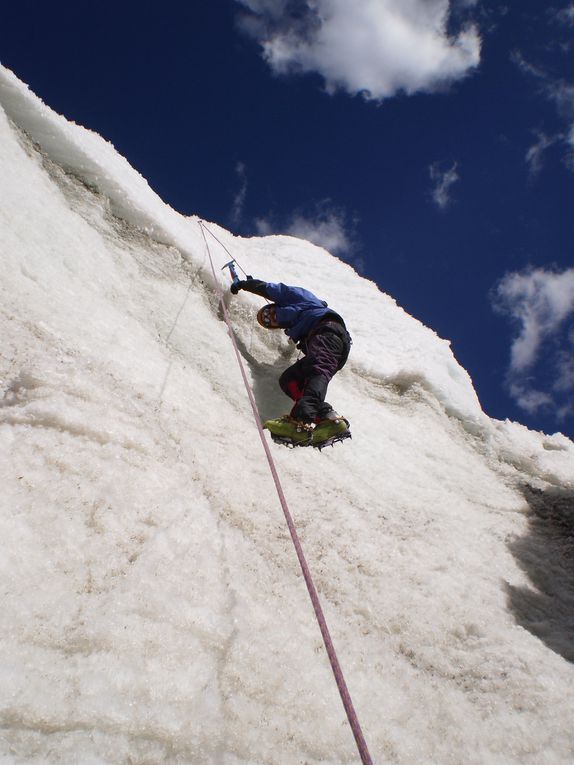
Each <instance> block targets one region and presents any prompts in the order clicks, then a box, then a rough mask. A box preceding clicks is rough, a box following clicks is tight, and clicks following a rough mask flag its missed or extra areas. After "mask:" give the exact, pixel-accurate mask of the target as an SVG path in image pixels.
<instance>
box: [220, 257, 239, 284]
mask: <svg viewBox="0 0 574 765" xmlns="http://www.w3.org/2000/svg"><path fill="white" fill-rule="evenodd" d="M225 268H228V269H229V274H230V276H231V281H232V282H233V284H237V282H238V281H239V277H238V276H237V271H236V270H235V260H230V261H229V263H226V264H225V265H224V266H222V268H221V270H222V271H223V270H224V269H225Z"/></svg>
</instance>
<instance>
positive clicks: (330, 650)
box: [199, 220, 373, 765]
mask: <svg viewBox="0 0 574 765" xmlns="http://www.w3.org/2000/svg"><path fill="white" fill-rule="evenodd" d="M199 227H200V229H201V233H202V235H203V241H204V242H205V248H206V250H207V254H208V256H209V262H210V264H211V270H212V272H213V280H214V282H215V289H216V292H217V295H218V297H219V301H220V303H221V308H222V311H223V316H224V318H225V322H226V324H227V328H228V330H229V337H230V338H231V342H232V344H233V348H234V350H235V355H236V357H237V362H238V364H239V368H240V370H241V376H242V378H243V384H244V385H245V390H246V391H247V396H248V398H249V403H250V404H251V409H252V411H253V417H254V418H255V424H256V426H257V430H258V432H259V438H260V439H261V443H262V444H263V449H264V451H265V455H266V457H267V462H268V463H269V469H270V471H271V475H272V476H273V481H274V483H275V488H276V489H277V495H278V497H279V502H280V503H281V507H282V508H283V513H284V515H285V520H286V521H287V526H288V528H289V533H290V534H291V539H292V541H293V545H294V547H295V552H296V553H297V558H298V559H299V565H300V566H301V571H302V572H303V577H304V579H305V584H306V585H307V590H308V592H309V597H310V598H311V603H312V604H313V610H314V611H315V616H316V617H317V621H318V623H319V629H320V630H321V635H322V636H323V642H324V643H325V648H326V650H327V656H328V657H329V662H330V664H331V669H332V670H333V675H334V676H335V682H336V683H337V688H338V689H339V694H340V696H341V701H342V702H343V706H344V708H345V712H346V714H347V719H348V721H349V725H350V726H351V730H352V731H353V736H354V737H355V743H356V744H357V749H358V750H359V755H360V757H361V762H362V763H363V765H372V763H373V761H372V759H371V756H370V754H369V750H368V747H367V742H366V741H365V737H364V736H363V732H362V730H361V726H360V724H359V720H358V718H357V714H356V712H355V708H354V706H353V702H352V700H351V695H350V693H349V690H348V688H347V684H346V682H345V678H344V676H343V671H342V669H341V665H340V664H339V659H338V658H337V654H336V652H335V647H334V645H333V641H332V640H331V635H330V633H329V628H328V627H327V621H326V619H325V616H324V614H323V609H322V607H321V603H320V601H319V595H318V593H317V590H316V588H315V584H314V582H313V578H312V576H311V571H310V570H309V566H308V565H307V561H306V559H305V555H304V553H303V548H302V546H301V542H300V541H299V536H298V534H297V530H296V528H295V524H294V523H293V518H292V516H291V512H290V511H289V506H288V505H287V500H286V499H285V494H284V492H283V487H282V486H281V482H280V480H279V475H278V473H277V469H276V467H275V462H274V460H273V456H272V454H271V450H270V449H269V444H268V443H267V439H266V438H265V434H264V433H263V428H262V426H261V417H260V415H259V410H258V409H257V404H256V402H255V397H254V395H253V391H252V390H251V385H250V384H249V380H248V379H247V374H246V372H245V365H244V364H243V359H242V358H241V354H240V353H239V348H238V346H237V340H236V339H235V333H234V331H233V327H232V325H231V319H230V318H229V312H228V311H227V306H226V305H225V300H224V298H223V291H222V289H221V286H220V284H219V281H218V279H217V275H216V273H215V266H214V265H213V259H212V257H211V251H210V249H209V244H208V243H207V238H206V236H205V232H206V231H207V233H208V234H211V236H212V237H213V238H214V239H216V240H217V241H218V242H219V240H218V239H217V237H216V236H215V235H214V234H212V233H211V231H210V230H209V229H208V228H207V226H206V225H205V223H204V222H203V221H202V220H200V221H199ZM219 243H220V244H221V246H222V247H223V248H224V249H225V250H226V252H228V253H229V250H227V248H226V247H225V245H223V244H222V243H221V242H219ZM229 255H231V253H229ZM241 270H242V271H243V269H241ZM244 273H245V272H244Z"/></svg>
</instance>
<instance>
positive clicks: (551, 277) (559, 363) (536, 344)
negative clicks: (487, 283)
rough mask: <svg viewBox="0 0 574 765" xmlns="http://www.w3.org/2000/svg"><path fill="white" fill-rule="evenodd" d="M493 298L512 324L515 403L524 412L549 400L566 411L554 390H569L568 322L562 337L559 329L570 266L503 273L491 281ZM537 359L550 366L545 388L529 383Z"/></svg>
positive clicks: (573, 274) (571, 346)
mask: <svg viewBox="0 0 574 765" xmlns="http://www.w3.org/2000/svg"><path fill="white" fill-rule="evenodd" d="M493 302H494V307H495V309H496V310H497V311H499V312H500V313H503V314H506V315H508V316H509V317H510V318H511V319H512V320H513V322H514V323H515V325H516V327H517V330H518V331H517V334H516V336H515V338H514V340H513V342H512V347H511V355H510V368H509V373H508V382H509V388H510V392H511V394H512V395H513V397H514V398H515V400H516V401H517V403H518V404H519V406H521V407H522V408H523V409H525V410H526V411H528V412H530V413H533V412H535V411H537V410H538V409H539V408H541V407H550V406H552V407H553V408H555V409H556V411H557V412H558V411H559V410H562V412H564V411H567V410H568V409H569V406H566V407H565V406H564V403H563V402H560V395H561V394H564V393H565V392H566V391H568V392H572V391H573V390H574V376H573V372H574V364H573V362H572V356H573V353H574V327H573V328H571V330H570V332H569V333H568V334H567V335H566V336H565V337H564V332H563V329H564V326H565V323H566V321H567V320H568V319H571V318H572V317H573V316H574V268H570V269H566V270H565V271H562V272H559V271H552V270H548V269H544V268H537V269H530V270H527V271H524V272H520V273H518V272H516V273H510V274H507V275H506V276H505V277H504V278H503V279H502V280H501V281H500V282H499V284H498V285H497V287H496V289H495V291H494V294H493ZM543 356H544V358H542V357H543ZM542 362H543V366H544V368H545V370H548V369H551V370H552V375H553V380H554V382H553V383H552V385H550V388H549V390H547V391H540V390H537V389H536V388H535V380H536V377H537V372H539V371H540V370H537V365H540V364H541V363H542Z"/></svg>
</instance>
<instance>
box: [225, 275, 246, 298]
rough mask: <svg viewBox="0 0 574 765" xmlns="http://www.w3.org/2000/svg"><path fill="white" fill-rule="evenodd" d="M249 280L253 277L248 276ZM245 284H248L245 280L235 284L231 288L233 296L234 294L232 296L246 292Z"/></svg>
mask: <svg viewBox="0 0 574 765" xmlns="http://www.w3.org/2000/svg"><path fill="white" fill-rule="evenodd" d="M247 278H248V279H251V277H250V276H248V277H247ZM245 284H246V281H245V280H243V281H239V282H234V283H233V284H232V285H231V287H230V288H229V291H230V292H231V294H232V295H237V293H238V292H239V290H244V289H245Z"/></svg>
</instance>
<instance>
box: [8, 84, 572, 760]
mask: <svg viewBox="0 0 574 765" xmlns="http://www.w3.org/2000/svg"><path fill="white" fill-rule="evenodd" d="M0 104H2V107H3V111H2V112H0V168H1V169H0V202H1V206H0V244H1V251H2V258H3V261H4V268H3V272H4V276H3V280H2V284H1V287H0V289H1V291H2V292H1V294H2V300H1V308H0V311H1V313H0V322H1V324H0V349H1V354H2V356H1V375H2V380H3V391H4V397H3V400H2V402H1V407H0V449H1V452H0V476H1V479H2V486H3V488H4V491H3V496H2V500H1V503H2V504H1V513H0V538H1V539H2V540H3V545H2V550H3V551H2V555H1V557H0V582H1V584H2V593H3V607H2V609H1V610H0V686H1V687H2V689H3V692H2V694H1V697H0V698H1V707H0V721H1V727H2V747H1V748H0V756H1V757H3V759H2V760H1V761H2V762H18V763H20V762H26V763H46V762H49V763H51V762H54V763H56V762H58V763H61V762H65V763H76V762H82V763H128V762H146V763H152V762H158V763H159V762H174V763H176V762H178V763H230V764H232V765H239V764H241V765H247V763H250V764H251V763H277V764H279V763H281V764H282V765H285V764H290V763H293V764H295V763H309V765H310V764H311V763H350V762H356V761H357V753H356V750H355V747H354V742H353V739H352V736H351V734H350V731H349V728H348V725H347V723H346V721H345V718H344V712H343V709H342V706H341V703H340V700H339V698H338V694H337V691H336V687H335V684H334V682H333V679H332V676H331V673H330V669H329V666H328V663H327V660H326V657H325V655H324V651H323V649H322V643H321V639H320V634H319V631H318V628H317V626H316V624H315V622H314V618H313V615H312V611H311V608H310V605H309V603H308V598H307V594H306V590H305V588H304V584H303V581H302V578H301V575H300V573H299V570H298V566H297V562H296V558H295V555H294V552H293V550H292V547H291V543H290V540H289V538H288V534H287V532H286V528H285V524H284V520H283V517H282V514H281V510H280V508H279V505H278V502H277V499H276V496H275V495H274V489H273V484H272V481H271V478H270V476H269V473H268V470H267V468H266V464H265V461H264V458H263V453H262V450H261V445H260V443H259V441H258V436H257V432H256V429H255V426H254V424H253V421H252V417H251V411H250V407H249V404H248V401H247V398H246V396H245V392H244V390H243V386H242V382H241V377H240V374H239V371H238V369H237V365H236V361H235V358H234V354H233V350H232V346H231V343H230V341H229V338H228V336H227V327H226V325H225V324H224V323H223V321H222V320H221V314H220V308H219V307H218V305H217V299H216V296H215V293H214V285H213V283H212V277H211V271H210V268H209V264H208V260H207V256H206V251H205V247H204V244H203V240H202V237H201V234H200V230H199V226H198V223H197V221H196V220H195V219H185V218H183V217H182V216H179V215H178V214H177V213H175V212H174V211H173V210H171V209H170V208H168V207H167V206H165V205H163V203H162V202H161V200H160V199H159V198H158V197H157V196H156V195H155V194H154V193H153V192H152V191H151V190H150V189H149V187H148V186H147V184H146V183H145V181H144V180H143V179H142V178H141V177H140V176H139V175H138V174H137V173H136V172H135V171H134V170H133V169H132V168H130V167H129V165H128V164H127V163H126V162H125V160H123V159H122V158H121V157H119V156H118V155H117V154H116V153H115V151H114V150H113V147H111V146H110V145H109V144H107V143H105V141H103V140H102V139H101V138H100V137H98V136H96V135H95V134H92V133H89V132H88V131H85V130H83V129H82V128H79V127H78V126H75V125H73V124H70V123H68V122H66V121H65V120H64V119H63V118H62V117H58V116H57V115H55V114H54V113H53V112H51V111H50V110H49V109H48V108H47V107H46V106H44V105H43V104H41V102H39V101H38V99H36V98H35V97H34V96H33V95H32V94H31V93H29V91H27V89H26V88H25V86H23V85H22V84H21V83H19V82H18V80H17V79H16V78H15V77H14V76H13V75H12V74H11V73H9V72H7V71H6V70H1V71H0ZM208 225H209V227H210V229H211V230H212V231H213V232H214V233H216V234H217V236H218V237H219V238H220V239H221V240H222V241H223V242H224V243H225V244H226V246H227V247H229V248H230V250H231V251H232V253H233V254H234V255H235V256H236V257H237V259H238V260H239V262H240V264H241V265H242V266H243V267H244V268H245V270H247V271H248V272H250V273H253V274H255V275H257V276H260V277H262V278H265V279H269V280H282V281H286V282H288V283H295V284H302V285H303V286H306V287H308V288H309V289H311V290H313V291H316V292H317V293H318V294H319V295H320V296H321V297H324V298H325V299H327V300H328V301H329V302H330V303H331V304H332V305H333V306H334V307H336V308H337V309H338V310H340V311H341V312H342V313H343V314H344V316H345V318H346V319H347V320H348V325H349V328H350V330H351V333H352V334H353V337H354V340H355V343H354V346H353V352H352V356H351V358H350V361H349V364H348V365H347V367H346V368H345V369H344V370H343V372H342V373H341V374H340V375H338V376H337V377H336V378H335V380H334V381H333V383H332V385H331V387H330V394H329V399H330V400H331V401H332V403H333V404H334V405H335V406H336V407H337V409H339V410H340V411H342V412H344V413H345V414H346V415H347V416H348V417H349V419H350V420H351V422H352V427H353V434H354V439H353V441H352V442H349V443H347V444H345V445H344V446H341V447H339V448H337V449H332V450H330V451H329V452H328V453H323V454H319V453H315V452H311V453H310V452H309V450H306V451H303V450H301V451H287V450H283V449H281V448H279V447H276V448H274V455H275V457H276V460H277V464H278V467H279V472H280V474H281V476H282V480H283V482H284V487H285V491H286V494H287V498H288V500H289V502H290V506H291V509H292V511H293V513H294V516H295V521H296V524H297V527H298V530H299V533H300V535H301V538H302V542H303V545H304V548H305V551H306V553H307V556H308V559H309V562H310V565H311V568H312V571H313V573H314V575H315V578H316V582H317V586H318V589H319V591H320V593H321V597H322V600H323V605H324V608H325V611H326V615H327V618H328V620H329V624H330V627H331V631H332V634H333V638H334V640H335V644H336V647H337V649H338V652H339V655H340V659H341V662H342V664H343V668H344V669H345V671H346V676H347V681H348V684H349V686H350V690H351V693H352V695H353V698H354V701H355V706H356V708H357V712H358V714H359V717H360V719H361V723H362V726H363V730H364V732H365V735H366V738H367V740H368V742H369V746H370V749H371V752H372V754H373V756H374V759H375V761H376V762H392V763H409V764H410V763H421V764H422V763H429V762H436V763H463V762H464V763H470V764H473V763H476V764H477V765H478V763H524V762H527V763H528V762H530V763H562V762H563V763H566V762H570V761H571V760H572V757H573V754H574V741H573V735H572V733H571V724H570V721H571V719H572V713H573V711H574V709H573V707H574V703H573V701H572V698H573V697H572V682H573V677H574V671H573V667H572V661H573V660H574V651H573V649H572V638H573V636H574V635H573V632H574V627H573V610H574V587H573V574H572V561H571V540H572V514H573V511H572V506H573V505H572V497H573V496H574V495H573V481H574V446H573V444H572V443H571V442H570V441H569V440H568V439H566V438H564V437H563V436H560V435H555V436H552V437H548V436H544V435H543V434H536V433H532V432H530V431H528V430H527V429H526V428H523V427H522V426H520V425H516V424H511V423H498V422H494V421H491V420H489V419H488V418H487V417H486V416H485V415H484V414H483V413H482V412H481V410H480V406H479V404H478V401H477V399H476V395H475V393H474V390H473V388H472V384H471V381H470V380H469V378H468V375H467V374H466V372H465V371H464V370H463V369H461V368H460V366H459V365H458V364H457V363H456V361H455V359H454V358H453V356H452V354H451V352H450V349H449V347H448V344H447V343H446V342H445V341H443V340H441V339H439V338H438V337H437V336H436V335H435V334H434V333H433V332H432V331H430V330H429V329H427V328H425V327H423V326H422V325H421V324H420V323H419V322H417V321H416V320H415V319H413V318H412V317H410V316H408V315H407V314H406V313H404V312H403V311H402V310H401V309H400V308H399V307H397V306H396V304H395V303H394V301H393V300H392V299H391V298H389V297H388V296H386V295H384V294H382V293H381V292H380V291H379V290H377V288H376V287H375V285H373V284H372V283H369V282H367V281H365V280H364V279H361V278H360V277H359V276H358V275H357V274H355V273H354V272H353V271H352V269H351V268H350V267H349V266H347V265H345V264H343V263H342V262H340V261H338V260H337V259H335V258H333V257H331V256H330V255H329V254H328V253H326V252H324V251H322V250H320V249H319V248H317V247H314V246H313V245H310V244H308V243H306V242H302V241H300V240H296V239H291V238H288V237H269V238H264V239H253V240H245V239H240V238H237V237H232V236H231V234H229V233H228V232H226V231H224V230H223V229H221V228H219V227H217V226H215V225H213V224H208ZM210 247H211V250H212V254H213V257H214V259H215V261H216V268H219V267H220V266H221V265H223V263H224V262H225V261H226V260H227V256H226V254H225V252H224V251H223V250H222V249H221V248H220V247H219V245H218V244H217V243H215V242H210ZM222 283H223V277H222ZM259 304H260V302H259V301H258V300H257V299H256V298H255V297H254V296H251V295H244V294H241V295H240V296H238V298H235V299H230V300H229V309H230V312H231V316H232V320H233V323H234V327H235V330H236V333H237V338H238V342H239V345H240V348H241V352H242V354H243V356H244V358H245V359H246V361H247V364H248V368H249V374H250V376H251V379H252V382H253V387H254V392H255V396H256V399H257V401H258V405H259V407H260V410H261V414H262V416H263V417H266V416H268V415H272V414H276V413H279V412H283V411H285V410H286V408H287V407H288V402H287V401H286V400H285V399H284V398H283V396H282V394H281V393H280V392H278V390H277V387H276V378H277V376H278V374H279V372H280V371H281V370H282V369H283V368H284V367H285V366H286V365H287V364H288V363H289V362H290V360H291V359H293V358H295V356H294V354H293V351H292V350H291V348H290V347H289V345H288V344H287V342H286V339H285V338H284V337H282V335H281V333H265V332H264V331H262V330H260V329H259V328H258V326H257V325H256V324H255V323H254V309H255V308H256V307H257V306H258V305H259ZM569 556H570V557H569Z"/></svg>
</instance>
